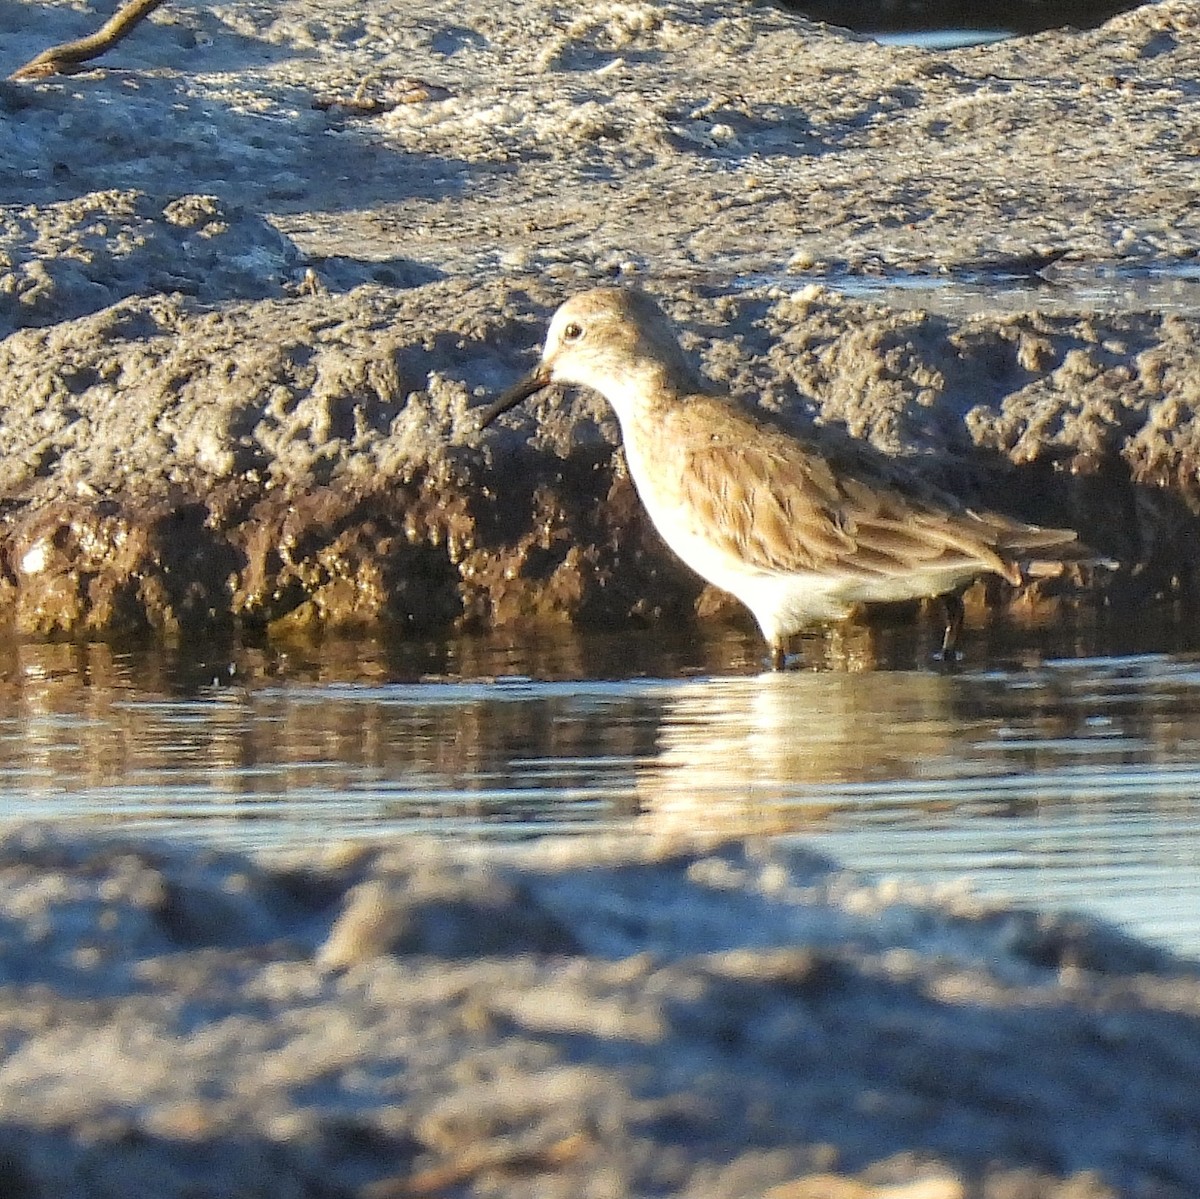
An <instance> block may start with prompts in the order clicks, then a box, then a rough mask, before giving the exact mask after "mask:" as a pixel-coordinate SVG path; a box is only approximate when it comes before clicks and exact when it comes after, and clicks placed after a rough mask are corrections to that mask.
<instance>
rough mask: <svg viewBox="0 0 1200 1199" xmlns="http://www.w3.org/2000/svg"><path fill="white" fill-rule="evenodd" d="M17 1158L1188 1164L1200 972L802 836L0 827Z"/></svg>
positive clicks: (1066, 1175)
mask: <svg viewBox="0 0 1200 1199" xmlns="http://www.w3.org/2000/svg"><path fill="white" fill-rule="evenodd" d="M0 882H2V884H3V885H2V886H0V909H2V910H0V918H2V919H3V922H4V927H5V937H4V946H3V951H2V952H0V1038H2V1039H3V1043H4V1046H5V1060H4V1069H3V1070H2V1071H0V1097H2V1099H3V1107H4V1120H3V1122H2V1123H0V1146H3V1154H4V1162H3V1166H2V1167H0V1169H2V1170H3V1174H4V1178H5V1183H6V1189H7V1190H8V1192H9V1193H11V1194H31V1195H32V1194H55V1195H58V1196H63V1197H64V1199H66V1197H70V1196H95V1195H101V1194H123V1195H127V1194H154V1195H157V1196H161V1197H163V1199H169V1197H170V1196H175V1195H179V1196H183V1195H188V1196H196V1195H227V1194H232V1193H238V1194H246V1193H254V1194H258V1195H264V1196H276V1195H278V1196H285V1195H325V1196H343V1195H346V1196H349V1195H355V1196H364V1197H365V1196H371V1197H373V1199H382V1197H383V1196H400V1195H418V1194H425V1195H434V1194H437V1195H440V1194H467V1193H470V1194H488V1195H496V1196H508V1195H512V1196H516V1195H529V1194H534V1193H536V1194H538V1195H544V1196H558V1195H562V1196H564V1197H565V1196H570V1197H571V1199H577V1197H578V1196H592V1195H595V1196H600V1195H605V1196H623V1195H631V1196H632V1195H648V1194H672V1195H681V1196H704V1197H705V1199H718V1197H721V1196H731V1197H732V1196H760V1197H761V1196H771V1197H772V1199H797V1197H800V1196H818V1195H819V1196H822V1197H823V1199H829V1197H830V1196H857V1197H863V1196H874V1197H877V1199H882V1197H885V1196H893V1197H895V1196H901V1195H903V1196H906V1197H908V1199H913V1197H921V1199H956V1197H964V1199H965V1197H966V1196H980V1197H984V1199H1012V1197H1014V1196H1021V1197H1022V1199H1043V1197H1044V1199H1052V1197H1053V1199H1068V1197H1069V1199H1110V1197H1113V1196H1124V1195H1129V1196H1133V1195H1137V1196H1139V1197H1145V1196H1152V1197H1154V1199H1168V1197H1170V1199H1185V1197H1187V1196H1191V1195H1194V1194H1195V1193H1196V1190H1197V1187H1198V1186H1200V1156H1197V1147H1196V1143H1195V1138H1194V1137H1193V1136H1191V1135H1190V1133H1189V1131H1188V1130H1190V1129H1194V1128H1195V1127H1196V1125H1197V1121H1198V1120H1200V1110H1198V1108H1197V1104H1198V1102H1200V1100H1198V1096H1197V1092H1196V1088H1195V1085H1194V1082H1195V1076H1196V1068H1197V1060H1198V1059H1200V976H1197V973H1196V971H1195V968H1194V966H1192V965H1188V964H1185V963H1179V962H1173V961H1171V960H1170V959H1168V958H1166V957H1165V956H1163V955H1162V954H1160V953H1158V952H1156V951H1153V950H1150V949H1147V948H1145V947H1143V946H1141V945H1139V944H1137V943H1135V942H1131V941H1129V940H1127V939H1124V938H1122V937H1119V936H1117V935H1115V934H1113V933H1112V932H1110V931H1106V930H1105V929H1103V928H1101V927H1099V926H1096V925H1094V924H1091V923H1089V922H1088V921H1086V920H1081V919H1073V918H1070V917H1066V916H1060V917H1048V916H1038V915H1034V914H1030V913H1021V912H1014V911H1009V910H1005V909H1002V908H996V907H988V906H986V905H981V904H979V903H976V902H974V901H973V900H971V899H970V897H968V896H965V895H959V896H957V897H942V898H941V899H940V900H939V899H937V898H935V897H933V896H931V895H927V894H919V893H916V892H914V893H911V894H899V893H896V892H895V891H894V890H893V891H891V892H889V891H886V890H881V889H879V888H876V887H873V886H871V885H868V884H866V883H864V882H863V881H861V880H859V879H856V878H854V877H853V876H850V875H847V874H845V873H844V872H842V871H839V870H838V869H837V868H836V867H835V866H834V865H833V864H831V863H829V862H827V861H824V860H821V859H818V858H816V857H814V856H812V855H809V854H806V853H803V852H795V851H787V850H785V849H783V848H781V847H779V846H773V847H767V846H761V845H754V844H748V845H730V846H726V847H723V848H712V847H709V848H703V847H698V846H692V847H690V848H689V847H687V846H685V845H682V844H668V843H661V844H658V845H653V844H649V843H647V842H644V841H643V842H639V843H638V844H637V845H636V846H635V845H631V844H628V843H620V842H612V843H611V844H605V843H603V842H599V843H596V842H591V841H589V843H588V845H587V847H586V848H585V847H584V846H583V845H582V844H581V843H571V844H562V843H558V844H556V843H553V842H548V843H543V844H542V845H540V846H538V847H536V848H527V849H521V850H515V849H514V850H507V851H505V850H501V851H498V852H497V851H496V850H495V847H493V848H492V849H491V850H490V851H488V854H487V855H486V857H485V856H483V854H482V851H474V850H471V849H469V848H468V849H459V850H453V849H450V848H447V847H445V846H443V845H440V844H437V843H432V842H428V843H426V842H420V841H416V842H413V843H411V844H408V845H406V846H405V847H403V848H398V849H394V850H387V851H382V852H377V851H373V850H366V849H361V848H360V849H356V850H350V849H346V850H336V851H335V850H331V851H329V852H328V853H327V854H326V857H325V860H323V861H320V862H316V863H314V862H311V861H308V862H303V863H302V862H299V861H292V862H290V863H289V862H283V861H278V860H277V861H275V862H274V863H270V862H267V861H255V860H251V859H247V858H242V857H238V856H235V855H227V854H215V853H211V852H204V851H185V850H181V849H172V848H167V847H164V846H162V845H154V844H147V843H137V842H132V841H117V840H113V839H111V838H90V837H88V836H86V835H78V836H74V837H68V836H64V835H62V834H58V833H54V834H51V833H49V832H47V831H45V830H44V829H38V828H27V829H23V830H19V831H17V832H14V833H12V834H10V835H9V836H7V837H6V838H4V839H3V841H0Z"/></svg>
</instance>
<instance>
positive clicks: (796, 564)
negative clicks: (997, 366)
mask: <svg viewBox="0 0 1200 1199" xmlns="http://www.w3.org/2000/svg"><path fill="white" fill-rule="evenodd" d="M551 383H576V384H581V385H583V386H585V387H590V388H592V389H594V390H595V391H598V392H600V393H601V394H602V395H603V396H604V397H605V398H606V399H607V400H608V402H609V403H610V404H611V405H612V407H613V409H614V410H615V411H616V414H617V418H618V420H619V421H620V424H621V434H622V437H623V439H624V443H625V455H626V458H627V460H628V462H629V469H630V473H631V474H632V476H633V481H634V484H635V485H636V487H637V490H638V494H639V496H640V497H641V500H642V502H643V504H645V506H646V509H647V511H648V512H649V514H650V517H651V519H652V520H653V521H654V524H655V526H656V527H657V529H658V531H659V533H660V534H661V535H662V537H663V540H664V541H666V543H667V544H668V545H669V546H670V547H671V549H673V550H674V551H675V553H677V554H678V555H679V557H680V558H682V559H683V561H684V562H686V563H687V564H688V565H689V566H690V567H691V568H692V569H693V570H695V571H696V572H697V573H698V574H700V575H701V576H703V577H704V578H705V579H707V580H709V581H710V582H712V583H715V584H716V585H717V586H718V587H722V588H724V589H725V590H726V591H729V592H731V593H732V594H733V595H735V596H737V598H738V599H739V600H741V601H742V603H744V604H745V605H746V606H747V607H748V608H749V609H750V610H751V612H753V613H754V616H755V618H756V619H757V620H758V623H759V626H760V628H761V629H762V631H763V636H764V637H766V639H767V642H768V644H769V645H770V647H771V661H772V664H773V665H774V666H775V667H776V668H777V669H778V668H780V667H781V666H782V665H783V663H784V657H785V650H786V644H787V640H788V638H789V637H790V636H791V635H792V634H794V633H796V632H798V631H799V630H800V629H801V628H803V627H804V626H805V625H808V624H812V623H815V622H820V621H827V620H840V619H844V618H845V617H846V616H848V615H849V614H850V613H851V612H852V611H853V609H854V608H855V607H856V606H858V605H860V604H871V603H885V602H894V601H897V600H907V599H918V598H921V597H925V596H942V597H944V598H945V600H946V607H947V623H946V633H945V637H944V639H943V654H944V655H945V656H946V657H951V656H953V654H954V648H955V642H956V640H957V637H958V632H959V629H960V627H961V623H962V601H961V599H960V598H959V594H960V592H961V590H962V588H964V587H965V586H966V585H967V584H968V583H970V582H971V581H973V580H974V579H975V578H977V577H979V576H980V575H982V574H988V573H994V574H998V575H1000V576H1001V577H1002V578H1005V579H1007V580H1008V581H1009V582H1010V583H1013V584H1018V583H1020V582H1021V581H1022V578H1023V573H1022V569H1021V567H1022V563H1025V562H1028V561H1029V560H1030V559H1031V558H1035V557H1049V558H1052V559H1053V558H1058V557H1060V556H1067V557H1075V556H1078V546H1077V542H1076V534H1075V533H1074V531H1073V530H1070V529H1048V528H1042V527H1040V526H1037V525H1029V524H1023V523H1022V522H1020V521H1016V520H1012V519H1010V518H1009V517H1006V516H1001V515H999V514H998V513H992V512H974V511H971V510H970V509H968V508H966V507H964V506H963V505H962V504H960V503H958V502H957V501H956V500H954V499H953V498H952V497H951V496H948V495H945V494H943V493H940V492H937V491H935V490H934V489H932V488H929V487H927V486H925V485H923V484H922V483H921V482H920V481H919V480H918V479H916V478H915V477H913V476H911V475H908V474H906V473H905V472H903V471H902V470H901V469H900V468H898V467H896V466H894V465H889V464H888V463H886V461H885V460H883V459H881V458H880V456H879V455H877V454H875V453H874V452H873V451H871V450H869V448H867V447H862V446H858V447H856V446H855V445H854V444H853V443H850V442H849V441H848V440H845V441H842V440H841V439H839V440H838V444H834V439H833V438H830V439H829V444H818V443H816V442H809V441H805V440H801V439H800V438H798V437H794V436H792V435H791V434H789V433H787V432H784V431H783V430H782V429H780V428H777V427H776V426H774V425H772V424H770V423H768V422H767V421H765V420H762V419H759V418H758V417H755V416H754V415H752V414H751V413H750V412H748V411H745V410H744V409H742V408H740V407H739V406H737V405H736V404H735V403H734V402H732V401H731V400H728V399H726V398H723V397H721V396H717V395H713V394H711V393H709V392H707V391H705V390H704V386H703V384H702V382H701V381H700V379H699V378H698V377H697V376H696V375H695V374H694V372H693V371H692V369H691V367H690V366H689V365H688V362H687V360H686V359H685V357H684V355H683V351H682V350H681V349H680V347H679V343H678V342H677V341H676V339H675V335H674V333H673V331H672V329H671V325H670V322H669V321H668V320H667V318H666V317H665V316H664V315H663V313H662V312H661V310H660V309H659V308H658V306H657V305H656V304H655V303H654V301H653V300H651V299H650V297H649V296H647V295H646V294H645V293H644V292H640V291H636V290H633V289H630V288H618V287H600V288H595V289H594V290H592V291H587V292H584V293H582V294H581V295H577V296H575V297H573V298H572V299H570V300H568V301H567V302H566V303H565V304H563V305H562V307H561V308H559V310H558V311H557V312H556V313H555V315H554V318H553V320H552V321H551V322H550V329H549V331H548V333H547V335H546V344H545V348H544V350H543V352H542V358H541V362H540V363H539V364H538V366H537V367H536V368H535V369H534V370H533V371H532V372H531V373H530V375H529V376H528V377H527V378H525V379H524V380H522V381H521V382H520V383H518V384H517V385H516V386H515V387H513V388H511V389H510V390H509V391H507V392H506V393H505V394H504V395H503V396H501V397H500V398H499V399H498V400H497V401H496V402H495V403H494V404H492V405H490V406H489V407H488V408H486V409H485V410H484V411H483V413H482V414H481V419H480V427H484V426H486V425H488V424H489V423H490V422H491V421H493V420H495V418H496V417H497V416H499V415H500V414H501V413H502V412H506V411H508V409H510V408H512V407H514V406H515V405H516V404H518V403H520V402H521V401H522V400H524V399H525V398H527V397H528V396H530V395H532V394H534V392H536V391H539V390H541V389H542V388H543V387H546V386H548V385H549V384H551Z"/></svg>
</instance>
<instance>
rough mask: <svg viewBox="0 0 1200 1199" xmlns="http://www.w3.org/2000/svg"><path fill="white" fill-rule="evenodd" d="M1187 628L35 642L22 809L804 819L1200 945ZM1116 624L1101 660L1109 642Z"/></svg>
mask: <svg viewBox="0 0 1200 1199" xmlns="http://www.w3.org/2000/svg"><path fill="white" fill-rule="evenodd" d="M1186 627H1187V626H1186V625H1172V624H1169V623H1168V624H1149V625H1147V626H1145V627H1142V628H1139V629H1131V628H1124V629H1121V630H1113V629H1108V630H1097V629H1091V630H1090V631H1083V632H1081V631H1079V630H1075V631H1072V630H1068V629H1059V630H1056V631H1042V632H1037V631H1030V630H1004V629H1001V628H996V629H992V630H990V631H986V632H984V631H975V632H974V633H973V635H972V636H971V637H970V638H969V639H968V644H967V646H966V650H967V657H966V660H965V661H964V662H963V663H962V664H960V665H959V666H958V667H957V668H955V669H952V670H942V669H938V668H935V667H932V666H930V665H928V660H929V651H930V649H931V648H932V644H933V634H934V632H935V630H932V629H931V628H923V627H921V626H915V627H914V626H902V627H899V628H890V629H889V628H884V629H879V630H857V631H853V632H850V633H847V634H833V635H828V636H814V637H813V638H810V639H808V640H806V641H805V642H804V644H803V646H802V650H803V653H802V657H801V659H800V660H798V661H797V663H796V669H794V670H792V671H790V672H788V673H786V674H783V675H772V674H769V673H761V647H760V645H759V644H758V642H757V639H756V638H755V637H753V636H751V635H748V634H744V633H742V632H738V631H728V630H724V631H717V632H715V633H714V634H712V635H711V636H708V637H706V638H701V637H697V636H695V635H686V636H684V635H680V636H678V637H677V638H674V639H672V638H671V637H668V636H666V635H664V634H663V633H661V632H647V631H638V632H631V633H628V634H626V635H623V636H618V635H610V636H606V637H598V636H593V637H586V638H585V637H574V636H563V637H561V638H559V639H552V638H547V637H545V636H542V637H540V638H533V637H532V636H531V637H529V638H527V639H525V640H524V641H522V640H519V639H518V640H506V639H493V640H490V641H472V640H464V641H455V642H445V643H428V644H403V643H399V642H393V643H389V642H386V641H369V640H368V641H355V642H330V643H326V644H325V645H322V646H317V647H292V648H290V649H285V648H280V647H277V646H276V647H270V646H257V647H256V646H247V645H230V646H212V647H209V648H207V649H206V650H204V651H201V652H195V651H193V652H189V653H187V654H183V653H179V652H176V653H170V654H169V653H164V652H162V651H153V652H152V651H139V650H128V651H119V650H116V649H113V648H112V647H108V646H103V645H93V646H72V645H50V646H47V645H13V646H8V647H6V648H5V649H4V651H3V656H2V657H0V661H2V662H3V668H2V670H0V770H2V777H3V784H2V792H0V793H2V794H3V798H4V801H5V802H4V813H5V817H6V818H7V819H8V820H10V821H17V820H25V819H29V818H49V819H54V820H66V821H81V822H88V823H96V822H99V823H102V824H105V825H109V826H120V827H124V828H126V829H129V830H136V831H139V832H149V833H152V834H155V835H170V836H183V837H187V838H192V839H203V840H209V841H216V842H220V843H223V844H227V845H233V846H240V847H266V848H272V847H282V846H296V845H304V844H312V843H316V842H325V841H330V840H338V839H343V838H371V839H377V838H395V837H401V836H404V835H405V834H408V833H417V832H420V833H426V834H435V835H447V836H454V837H459V838H461V837H470V838H479V839H485V838H527V837H532V836H536V835H540V834H546V833H558V834H561V833H571V834H575V835H588V834H593V833H598V832H602V831H613V830H620V831H633V832H646V833H664V832H670V831H672V830H697V829H706V830H719V831H724V832H728V833H730V834H739V833H747V832H753V833H760V834H764V835H770V836H778V837H799V838H803V839H804V840H805V842H807V843H809V844H811V845H812V846H814V847H816V848H818V849H820V850H823V851H825V852H828V853H829V854H830V855H832V856H834V857H836V858H837V859H839V860H840V861H842V862H843V863H845V864H846V865H848V866H850V867H853V868H856V869H862V870H867V871H870V872H874V873H877V874H879V875H881V876H884V877H887V878H889V879H894V880H896V883H897V885H907V884H920V885H922V886H934V887H936V886H940V885H945V886H949V887H954V888H956V887H960V886H962V885H969V886H970V887H972V888H975V889H977V890H980V891H983V892H985V893H988V894H991V895H998V896H1005V897H1009V898H1012V899H1015V900H1018V901H1021V902H1029V903H1035V904H1042V905H1049V906H1054V907H1072V908H1081V909H1084V910H1087V911H1090V912H1093V913H1096V914H1099V915H1102V916H1104V917H1105V918H1108V919H1112V920H1114V921H1117V922H1119V923H1121V924H1123V925H1124V926H1126V927H1128V928H1129V929H1130V930H1131V931H1134V932H1136V933H1138V934H1140V935H1144V936H1148V937H1151V938H1153V939H1155V940H1158V941H1160V942H1162V943H1164V944H1167V945H1169V946H1172V947H1173V948H1175V949H1177V950H1180V951H1183V952H1187V953H1190V954H1196V953H1200V819H1198V818H1197V814H1198V810H1200V809H1198V798H1200V656H1197V655H1196V654H1194V653H1193V652H1192V651H1193V649H1194V647H1193V646H1191V645H1189V644H1187V643H1186V640H1184V639H1183V638H1184V633H1183V632H1182V630H1186ZM1101 643H1103V644H1104V645H1105V646H1106V652H1104V653H1099V652H1097V647H1098V646H1099V645H1100V644H1101Z"/></svg>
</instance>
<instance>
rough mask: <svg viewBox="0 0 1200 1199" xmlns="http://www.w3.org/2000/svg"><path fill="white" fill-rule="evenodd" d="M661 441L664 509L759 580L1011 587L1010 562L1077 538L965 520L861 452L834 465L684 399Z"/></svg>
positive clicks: (730, 410)
mask: <svg viewBox="0 0 1200 1199" xmlns="http://www.w3.org/2000/svg"><path fill="white" fill-rule="evenodd" d="M661 433H662V434H663V435H664V436H665V442H664V443H663V452H664V454H665V455H667V456H669V457H671V458H672V459H674V462H673V463H671V464H670V465H671V466H672V469H671V470H670V471H669V472H656V474H657V473H669V474H671V475H672V476H673V477H672V478H671V480H670V481H669V482H667V483H666V484H664V486H666V487H668V488H669V490H670V491H671V492H672V493H673V494H672V495H671V496H670V497H669V499H671V500H673V501H674V502H675V503H677V504H678V505H679V507H680V508H682V509H686V510H688V511H690V512H692V513H693V515H694V519H695V527H694V530H693V531H694V532H695V533H696V534H697V535H699V536H702V537H704V538H706V539H707V540H708V541H709V542H710V543H711V544H712V545H713V546H714V548H717V549H719V550H721V551H722V552H725V553H727V554H729V555H731V556H733V557H736V558H738V559H740V560H741V561H742V563H744V564H745V565H747V566H751V567H753V568H755V569H758V570H761V571H763V572H764V573H769V574H795V573H803V572H816V573H823V574H824V573H838V574H842V575H845V576H850V577H858V578H863V579H870V578H886V577H898V576H901V575H905V574H910V573H914V572H921V571H928V570H939V571H940V570H946V571H947V572H951V571H954V570H958V569H966V570H970V569H977V570H979V571H995V572H996V573H997V574H1000V575H1002V576H1003V577H1005V578H1007V579H1009V581H1011V582H1014V583H1016V582H1020V579H1021V572H1020V570H1019V568H1018V566H1017V565H1016V564H1015V561H1014V559H1015V558H1019V557H1020V556H1021V554H1022V553H1023V552H1025V553H1027V552H1028V551H1029V550H1032V549H1047V548H1049V549H1061V548H1063V547H1065V546H1069V544H1070V543H1071V542H1072V541H1073V540H1074V538H1075V534H1074V532H1073V531H1071V530H1064V529H1043V528H1040V527H1038V526H1034V525H1025V524H1022V523H1021V522H1019V521H1014V520H1010V519H1009V518H1007V517H1004V516H1000V515H998V514H994V513H982V514H980V513H975V512H972V511H970V510H969V509H967V508H965V507H963V506H962V505H960V504H958V503H957V502H956V501H955V500H954V499H953V498H952V497H950V496H948V495H940V494H938V493H937V492H935V491H933V490H932V489H930V488H928V487H926V486H924V485H923V484H922V483H920V482H919V481H918V480H917V479H915V478H911V479H910V478H906V477H905V476H904V475H903V472H902V471H900V470H898V469H896V468H894V467H890V466H887V465H885V464H884V463H882V462H875V461H873V458H872V456H871V455H870V454H868V453H867V452H866V451H863V450H856V451H855V452H853V453H848V454H847V453H843V454H842V455H841V456H839V457H838V458H837V459H836V460H835V461H834V460H831V459H830V457H828V456H827V455H826V453H824V452H822V451H821V450H818V449H817V448H816V446H815V445H812V444H806V443H805V442H803V441H801V440H799V439H798V438H796V437H794V436H792V435H790V434H788V433H785V432H783V431H782V430H779V429H776V428H774V427H773V426H771V425H769V424H767V423H765V422H762V421H759V420H756V419H755V418H754V417H752V416H751V415H750V414H748V413H745V412H743V411H740V410H738V409H736V408H734V407H732V406H731V405H729V404H728V403H727V402H725V401H722V400H719V399H716V398H715V397H710V396H695V397H689V399H688V400H687V401H686V402H685V403H684V404H682V405H679V406H678V407H676V408H674V409H673V411H672V412H671V414H670V420H669V421H668V424H667V426H665V427H664V428H663V429H662V430H661ZM844 448H845V447H843V449H844ZM662 465H664V466H666V465H668V464H667V463H665V462H664V463H663V464H662Z"/></svg>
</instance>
